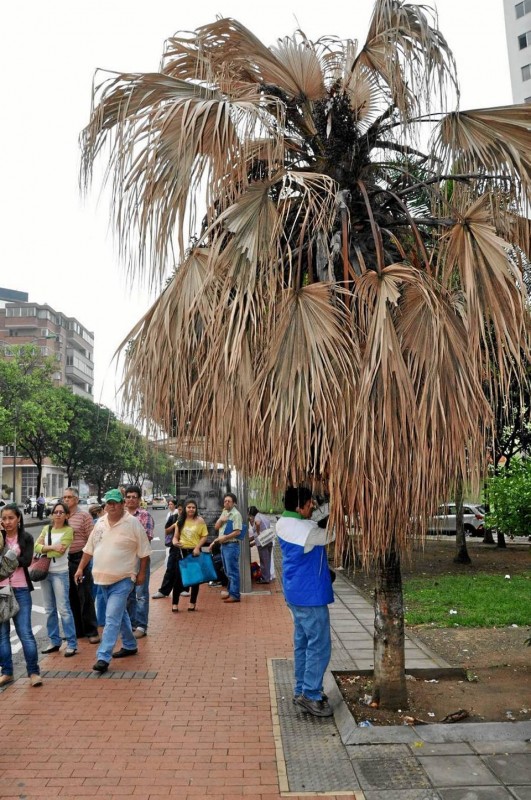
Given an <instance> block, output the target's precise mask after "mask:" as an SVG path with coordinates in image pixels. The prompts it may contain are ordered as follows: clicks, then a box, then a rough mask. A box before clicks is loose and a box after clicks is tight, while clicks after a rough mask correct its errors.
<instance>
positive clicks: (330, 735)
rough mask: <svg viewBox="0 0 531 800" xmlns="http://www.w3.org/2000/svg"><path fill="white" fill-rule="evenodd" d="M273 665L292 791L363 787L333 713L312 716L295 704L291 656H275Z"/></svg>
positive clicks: (289, 782)
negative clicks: (323, 716)
mask: <svg viewBox="0 0 531 800" xmlns="http://www.w3.org/2000/svg"><path fill="white" fill-rule="evenodd" d="M272 666H273V676H274V683H275V695H276V700H277V713H278V719H279V723H280V734H281V737H282V750H283V754H284V761H285V765H286V773H287V780H288V785H289V791H290V792H297V793H298V792H333V791H338V792H339V791H354V790H356V789H359V783H358V781H357V779H356V775H355V772H354V769H353V767H352V763H351V761H350V759H349V757H348V754H347V752H346V748H345V746H344V745H343V744H342V742H341V739H340V737H339V733H338V730H337V728H336V725H335V723H334V719H333V717H330V718H326V719H319V718H316V717H312V716H311V715H310V714H305V713H304V712H303V711H302V710H301V709H299V707H298V706H295V705H294V704H293V702H292V696H293V662H292V661H291V660H288V659H274V660H273V661H272Z"/></svg>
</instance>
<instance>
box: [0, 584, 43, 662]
mask: <svg viewBox="0 0 531 800" xmlns="http://www.w3.org/2000/svg"><path fill="white" fill-rule="evenodd" d="M13 591H14V593H15V597H16V598H17V601H18V604H19V606H20V611H19V612H18V614H16V616H14V617H13V624H14V625H15V630H16V632H17V636H18V638H19V639H20V642H21V644H22V650H23V652H24V658H25V660H26V669H27V671H28V675H39V672H40V670H39V663H38V662H39V654H38V652H37V642H36V641H35V636H34V635H33V631H32V630H31V594H30V590H29V589H28V588H27V586H24V587H21V588H20V589H16V588H15V587H13ZM10 621H11V620H9V621H8V622H2V623H1V624H0V666H1V667H2V675H12V674H13V654H12V652H11V641H10V635H9V631H10V625H9V623H10Z"/></svg>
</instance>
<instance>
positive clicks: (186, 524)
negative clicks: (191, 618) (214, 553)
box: [171, 500, 208, 612]
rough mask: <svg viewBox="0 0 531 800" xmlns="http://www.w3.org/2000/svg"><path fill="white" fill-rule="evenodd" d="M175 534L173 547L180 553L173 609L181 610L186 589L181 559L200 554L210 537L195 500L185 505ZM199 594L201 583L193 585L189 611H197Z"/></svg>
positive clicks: (174, 578) (176, 570)
mask: <svg viewBox="0 0 531 800" xmlns="http://www.w3.org/2000/svg"><path fill="white" fill-rule="evenodd" d="M174 531H175V532H174V534H173V541H172V547H175V548H177V550H178V551H180V552H178V555H177V560H176V562H175V572H174V575H173V596H172V603H173V605H172V607H171V610H172V611H174V612H175V611H178V610H179V597H180V595H181V592H182V591H183V590H184V586H183V582H182V579H181V570H180V569H179V561H180V560H181V559H182V558H186V556H189V555H190V554H192V555H194V556H198V555H199V554H200V552H201V548H202V547H203V545H204V544H205V542H206V540H207V537H208V530H207V526H206V523H205V520H204V519H203V517H200V516H199V513H198V511H197V503H196V502H195V500H187V501H186V503H185V505H184V513H183V514H181V516H180V517H179V519H178V520H177V523H176V525H175V529H174ZM198 594H199V585H197V586H192V587H191V595H190V605H189V606H188V611H195V604H196V602H197V595H198Z"/></svg>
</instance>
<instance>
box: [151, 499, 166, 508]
mask: <svg viewBox="0 0 531 800" xmlns="http://www.w3.org/2000/svg"><path fill="white" fill-rule="evenodd" d="M151 508H152V509H153V511H155V509H157V508H162V509H164V511H166V509H167V508H168V503H167V502H166V498H165V497H154V498H153V502H152V503H151Z"/></svg>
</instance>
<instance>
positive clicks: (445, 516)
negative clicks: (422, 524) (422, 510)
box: [428, 503, 486, 536]
mask: <svg viewBox="0 0 531 800" xmlns="http://www.w3.org/2000/svg"><path fill="white" fill-rule="evenodd" d="M456 510H457V509H456V506H455V503H443V504H442V505H440V506H439V508H438V509H437V514H435V515H434V516H433V517H431V519H429V520H428V531H429V532H434V533H443V534H447V535H448V536H451V535H452V534H455V532H456V530H457V514H456ZM485 513H486V511H485V506H482V505H477V504H476V503H463V525H464V529H465V533H466V534H467V535H468V536H483V533H484V530H485Z"/></svg>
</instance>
